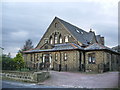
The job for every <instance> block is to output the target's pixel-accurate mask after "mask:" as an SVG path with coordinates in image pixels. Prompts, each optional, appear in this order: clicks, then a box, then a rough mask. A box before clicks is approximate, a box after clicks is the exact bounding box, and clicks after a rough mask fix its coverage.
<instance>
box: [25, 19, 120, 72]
mask: <svg viewBox="0 0 120 90" xmlns="http://www.w3.org/2000/svg"><path fill="white" fill-rule="evenodd" d="M23 53H24V55H23V56H24V60H25V62H26V66H27V67H29V68H30V69H36V70H42V69H45V68H47V67H46V66H47V63H49V65H50V66H49V67H50V69H53V70H57V71H95V72H103V71H109V70H118V69H119V68H118V67H119V66H120V61H119V57H120V54H119V53H118V52H115V51H113V50H111V49H110V48H108V47H105V46H104V37H101V36H100V35H97V36H96V35H95V33H94V32H93V31H91V30H90V32H85V31H84V30H82V29H79V28H77V27H76V26H74V25H72V24H69V23H67V22H65V21H63V20H61V19H59V18H57V17H56V18H55V19H54V20H53V22H52V23H51V24H50V26H49V27H48V29H47V31H46V32H45V34H44V35H43V37H42V38H41V40H40V42H39V43H38V45H37V46H36V48H34V49H33V50H28V51H24V52H23Z"/></svg>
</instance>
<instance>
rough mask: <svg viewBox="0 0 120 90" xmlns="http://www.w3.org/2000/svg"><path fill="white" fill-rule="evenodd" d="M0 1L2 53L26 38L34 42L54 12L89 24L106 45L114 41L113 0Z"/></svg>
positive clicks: (19, 45)
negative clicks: (0, 4) (3, 49)
mask: <svg viewBox="0 0 120 90" xmlns="http://www.w3.org/2000/svg"><path fill="white" fill-rule="evenodd" d="M2 4H3V10H2V15H3V16H2V20H3V22H2V38H3V39H2V40H3V47H4V48H5V50H6V51H5V52H6V53H7V52H11V54H12V55H13V56H15V53H17V51H18V49H19V48H22V47H23V44H24V42H25V40H27V39H28V38H30V39H32V41H33V44H34V46H36V45H37V43H38V42H39V40H40V38H41V37H42V36H43V34H44V33H45V31H46V30H47V28H48V26H49V25H50V23H51V22H52V20H53V18H54V17H55V16H58V17H60V18H61V19H64V20H65V21H68V22H70V23H72V24H74V25H76V26H78V27H80V28H82V29H84V30H86V31H89V29H90V28H93V30H95V32H96V33H97V34H101V35H103V36H104V37H105V39H106V45H109V46H115V45H117V39H116V38H117V37H116V36H117V33H118V32H117V18H118V15H117V0H115V1H114V2H113V0H110V1H108V0H107V1H106V0H103V1H101V0H80V1H79V2H50V3H49V2H39V3H38V2H34V3H30V2H19V3H16V2H4V3H2ZM108 30H109V31H108ZM110 41H112V42H110ZM14 47H15V48H14ZM12 48H14V49H13V50H12Z"/></svg>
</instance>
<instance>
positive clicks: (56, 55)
mask: <svg viewBox="0 0 120 90" xmlns="http://www.w3.org/2000/svg"><path fill="white" fill-rule="evenodd" d="M57 59H58V54H57V53H55V61H57Z"/></svg>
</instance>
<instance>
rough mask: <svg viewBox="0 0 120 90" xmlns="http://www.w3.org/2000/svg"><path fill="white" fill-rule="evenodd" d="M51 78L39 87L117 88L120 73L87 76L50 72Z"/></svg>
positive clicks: (76, 73)
mask: <svg viewBox="0 0 120 90" xmlns="http://www.w3.org/2000/svg"><path fill="white" fill-rule="evenodd" d="M50 75H51V77H50V78H49V79H47V80H45V81H44V82H40V83H38V84H39V85H47V86H58V87H65V88H117V87H118V79H119V72H106V73H102V74H86V73H80V72H58V71H50Z"/></svg>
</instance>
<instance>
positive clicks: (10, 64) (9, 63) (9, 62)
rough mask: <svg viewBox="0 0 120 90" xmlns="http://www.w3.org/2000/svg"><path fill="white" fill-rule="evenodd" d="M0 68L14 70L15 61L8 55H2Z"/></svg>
mask: <svg viewBox="0 0 120 90" xmlns="http://www.w3.org/2000/svg"><path fill="white" fill-rule="evenodd" d="M0 62H2V69H3V70H15V62H14V61H13V59H12V58H11V57H9V56H8V55H5V54H3V55H2V61H0Z"/></svg>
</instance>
